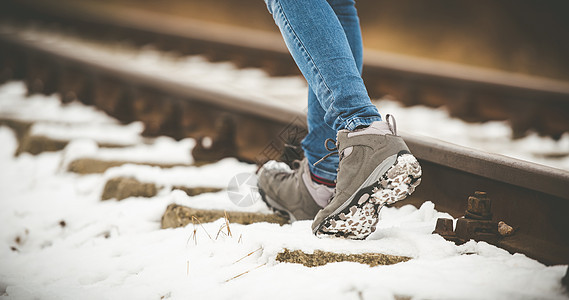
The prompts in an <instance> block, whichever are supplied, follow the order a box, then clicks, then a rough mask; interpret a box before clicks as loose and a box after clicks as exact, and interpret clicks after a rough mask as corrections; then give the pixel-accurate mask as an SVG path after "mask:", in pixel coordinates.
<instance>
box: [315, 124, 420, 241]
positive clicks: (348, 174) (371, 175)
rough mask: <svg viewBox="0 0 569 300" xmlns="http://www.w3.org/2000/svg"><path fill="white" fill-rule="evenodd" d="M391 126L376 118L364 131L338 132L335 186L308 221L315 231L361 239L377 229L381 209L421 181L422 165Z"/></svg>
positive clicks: (322, 233)
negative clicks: (328, 198)
mask: <svg viewBox="0 0 569 300" xmlns="http://www.w3.org/2000/svg"><path fill="white" fill-rule="evenodd" d="M390 117H392V116H390V115H387V117H386V119H387V120H388V121H389V118H390ZM393 122H394V121H393ZM394 125H395V123H393V126H392V125H391V123H389V122H374V123H372V124H371V125H370V126H369V127H367V128H365V129H362V130H356V131H348V130H340V131H339V132H338V135H337V143H336V147H337V150H338V153H339V155H340V166H339V169H338V178H337V183H336V191H335V195H334V198H333V199H332V201H331V202H330V204H329V205H328V206H326V207H325V208H324V209H323V210H321V211H320V212H319V213H318V214H317V216H316V218H315V220H314V223H312V231H313V232H314V234H316V235H317V236H323V235H332V236H338V237H345V238H351V239H365V238H366V237H367V236H369V235H370V234H371V233H372V232H373V231H374V230H375V225H376V224H377V221H378V215H379V210H380V209H381V208H382V207H383V206H384V205H386V204H393V203H395V202H397V201H400V200H403V199H405V198H406V197H407V196H408V195H409V194H411V193H412V192H413V191H414V190H415V187H416V186H417V185H419V183H420V182H421V178H420V177H421V166H419V163H418V162H417V159H416V158H415V157H414V156H413V155H412V154H411V153H410V152H409V149H408V148H407V145H405V142H404V141H403V139H402V138H401V137H399V136H397V135H396V129H395V126H394ZM332 150H335V149H332Z"/></svg>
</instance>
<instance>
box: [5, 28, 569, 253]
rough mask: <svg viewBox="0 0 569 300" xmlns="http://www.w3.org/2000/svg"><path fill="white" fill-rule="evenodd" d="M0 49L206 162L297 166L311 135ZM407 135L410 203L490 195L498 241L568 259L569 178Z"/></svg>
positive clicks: (14, 72) (150, 84)
mask: <svg viewBox="0 0 569 300" xmlns="http://www.w3.org/2000/svg"><path fill="white" fill-rule="evenodd" d="M0 45H1V46H0V51H1V53H0V56H1V57H2V65H1V66H2V68H3V70H4V71H5V70H10V72H11V74H10V77H11V78H13V79H20V80H24V81H25V82H26V83H27V86H28V88H29V89H30V92H43V93H52V92H58V93H59V94H60V95H63V97H62V99H63V100H65V101H68V100H71V99H75V98H77V99H79V100H81V101H83V102H84V103H86V104H90V105H95V106H97V107H98V108H100V109H102V110H104V111H105V112H107V113H108V114H110V115H112V116H114V117H117V118H118V119H119V120H121V121H123V122H125V123H127V122H131V121H134V120H140V121H142V122H144V124H145V126H146V128H147V130H146V134H147V135H161V134H164V135H170V136H173V137H176V138H182V137H188V136H189V137H196V138H198V139H200V138H203V137H204V136H208V137H211V140H212V141H211V142H210V143H209V144H205V143H198V146H197V147H196V148H195V149H194V153H193V154H194V157H195V158H196V159H199V160H215V159H219V158H222V157H226V156H235V157H238V158H240V159H243V160H246V161H253V162H258V163H262V162H263V161H265V160H267V159H281V160H285V161H287V160H288V161H290V160H292V159H294V158H296V156H297V155H298V153H296V152H295V151H291V150H290V149H289V148H287V147H286V145H288V144H293V145H294V144H297V143H298V142H299V141H300V140H301V138H302V137H303V134H304V133H305V132H306V131H305V130H306V129H305V123H304V121H303V120H304V119H305V114H304V112H303V111H302V109H300V108H295V107H291V106H283V105H279V104H278V103H271V102H266V101H263V99H251V98H250V97H247V98H243V97H241V96H240V95H237V94H233V93H227V92H223V90H219V89H210V88H207V87H203V86H199V85H192V84H189V83H187V82H181V81H176V80H173V79H169V78H164V77H158V76H155V75H153V74H148V73H142V72H140V71H137V70H128V69H124V68H123V67H121V66H118V65H117V64H114V63H113V62H112V61H106V60H101V59H94V58H93V57H89V56H88V55H85V54H84V53H78V52H77V51H74V49H70V48H66V47H62V46H60V45H57V44H54V43H47V42H41V41H32V40H26V39H24V38H22V37H21V36H19V35H17V34H2V35H0ZM66 95H67V97H66ZM404 138H405V140H406V142H407V143H408V145H409V147H410V148H411V150H412V151H413V153H414V154H415V155H416V156H417V157H418V158H419V160H420V162H421V164H422V166H423V169H424V173H425V174H426V176H424V181H423V183H422V184H421V188H420V189H418V191H417V192H416V193H415V194H414V195H412V196H411V197H410V198H409V201H406V202H407V203H409V202H411V203H413V204H417V205H419V204H421V203H422V202H424V201H426V200H430V201H433V202H434V203H435V204H436V205H437V208H438V209H439V210H442V211H446V212H449V213H450V214H452V215H453V216H455V217H458V216H461V215H463V214H464V212H465V210H466V208H467V201H466V199H467V198H468V197H469V196H470V195H472V194H473V193H474V192H475V191H478V190H482V191H485V192H487V193H488V195H489V196H490V198H491V199H492V200H493V202H492V213H493V218H494V220H503V221H505V222H506V223H508V224H510V225H512V226H514V227H516V228H519V229H518V230H517V232H516V233H515V234H514V235H513V236H509V237H504V238H498V237H496V236H493V237H492V238H490V240H489V241H490V242H492V243H494V244H496V245H498V246H500V247H502V248H504V249H507V250H509V251H512V252H522V253H525V254H526V255H528V256H530V257H533V258H536V259H538V260H540V261H542V262H544V263H546V264H559V263H563V264H567V263H569V230H568V229H569V219H568V218H566V216H565V212H566V211H567V209H568V208H569V188H568V187H569V172H566V171H562V170H558V169H553V168H548V167H543V166H539V165H535V164H531V163H527V162H524V161H519V160H515V159H510V158H507V157H503V156H499V155H492V154H488V153H482V152H476V151H473V150H470V149H466V148H462V147H459V146H456V145H452V144H448V143H444V142H441V141H437V140H432V139H427V138H418V137H414V136H412V135H404ZM287 149H288V150H289V151H288V152H287ZM475 226H476V224H475ZM473 229H474V230H476V229H481V227H474V228H473ZM482 229H483V228H482ZM482 233H484V232H482ZM475 238H477V239H482V240H484V239H485V238H487V237H485V236H483V235H477V236H475Z"/></svg>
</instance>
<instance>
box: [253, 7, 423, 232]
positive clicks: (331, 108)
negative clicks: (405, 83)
mask: <svg viewBox="0 0 569 300" xmlns="http://www.w3.org/2000/svg"><path fill="white" fill-rule="evenodd" d="M266 2H267V6H268V8H269V11H270V12H271V13H272V15H273V17H274V19H275V22H276V24H277V25H278V27H279V29H280V30H281V33H282V35H283V37H284V40H285V42H286V44H287V47H288V48H289V51H290V52H291V54H292V56H293V58H294V59H295V62H296V63H297V65H298V67H299V69H300V70H301V72H302V73H303V75H304V77H305V78H306V80H307V81H308V84H309V86H310V88H311V90H312V91H313V92H314V96H310V98H309V112H308V120H309V136H308V137H307V139H306V140H304V141H303V147H304V149H305V151H306V152H307V154H310V152H311V151H316V152H317V151H321V148H319V147H318V145H317V144H316V143H317V142H318V141H317V140H318V139H322V138H325V137H329V136H330V135H332V136H334V134H336V133H337V134H336V136H337V141H335V144H336V147H337V155H338V156H336V158H338V160H339V168H338V173H337V185H336V188H335V190H334V193H333V194H332V191H331V190H330V189H328V188H326V186H325V185H316V184H314V182H313V181H312V180H311V179H310V174H309V173H310V172H308V169H309V167H308V162H307V160H306V159H305V160H304V161H303V163H302V164H301V166H302V167H301V168H300V169H297V171H291V170H278V169H277V168H273V167H272V166H271V164H273V163H274V162H270V163H267V164H265V165H264V166H263V167H262V168H260V170H259V172H258V178H259V182H258V186H259V191H260V193H261V195H262V198H263V200H265V202H266V203H267V204H269V206H271V207H273V208H276V209H278V210H284V211H285V212H287V213H288V214H289V215H290V216H291V219H294V218H293V217H295V218H296V219H299V218H298V217H296V216H297V215H298V216H301V217H302V218H308V217H310V216H312V215H315V218H314V222H313V224H312V230H313V232H314V233H315V234H316V235H335V236H341V237H347V238H355V239H363V238H366V237H367V236H368V235H369V234H370V233H371V232H373V230H374V229H375V224H376V223H377V221H378V220H379V219H378V214H379V210H380V209H381V207H383V205H385V204H392V203H394V202H397V201H400V200H403V199H405V198H406V197H407V195H409V194H411V193H412V192H413V190H414V189H415V187H416V186H417V185H418V184H419V182H420V177H421V168H420V166H419V164H418V162H417V160H416V159H415V157H413V155H411V154H410V152H409V149H408V148H407V146H406V145H405V142H404V141H403V139H402V138H401V137H399V136H397V133H396V130H395V126H394V125H395V124H394V122H393V121H392V122H383V121H381V117H380V115H379V113H378V111H377V109H376V108H375V106H374V105H372V104H371V101H370V99H369V96H368V95H367V91H366V89H365V86H364V84H363V80H362V78H361V75H360V72H361V49H358V47H360V48H361V36H360V35H359V24H358V22H357V15H355V7H354V6H353V2H352V1H348V0H330V2H327V1H325V0H266ZM354 21H355V22H354ZM350 26H351V27H350ZM347 28H352V29H357V30H358V32H357V34H356V35H354V34H350V33H347V32H352V33H353V30H351V29H347ZM354 37H355V39H354ZM349 38H352V39H354V40H357V39H359V42H358V41H354V42H352V41H351V40H350V42H348V39H349ZM352 52H353V53H352ZM358 56H359V58H358ZM356 59H359V62H360V64H359V65H358V63H357V62H356ZM387 120H388V121H389V118H387ZM324 125H325V126H327V127H325V126H324ZM362 125H363V126H362ZM330 129H331V132H330ZM311 136H313V137H314V139H309V138H310V137H311ZM317 136H319V137H317ZM331 140H332V141H333V139H331ZM307 156H309V155H307ZM326 157H328V156H327V155H326ZM330 158H331V157H328V159H330ZM311 159H312V158H311ZM324 161H326V160H324ZM324 165H325V166H326V164H324ZM312 167H314V166H312ZM329 169H331V166H330V165H328V166H327V167H326V168H322V167H320V168H313V170H316V171H318V170H320V171H322V174H325V175H331V174H333V171H332V170H329ZM324 179H326V178H324ZM332 195H333V196H332ZM327 199H329V201H330V202H326V200H327ZM314 203H317V204H318V206H320V207H322V208H323V209H321V210H319V211H318V206H314Z"/></svg>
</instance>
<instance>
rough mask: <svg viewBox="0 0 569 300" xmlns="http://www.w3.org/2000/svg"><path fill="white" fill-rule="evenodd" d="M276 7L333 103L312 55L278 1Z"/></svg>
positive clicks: (331, 93)
mask: <svg viewBox="0 0 569 300" xmlns="http://www.w3.org/2000/svg"><path fill="white" fill-rule="evenodd" d="M275 2H276V3H277V5H278V10H279V12H280V14H281V15H282V16H283V19H284V21H285V26H286V27H287V28H290V31H291V32H292V35H293V37H294V40H295V41H296V42H298V44H300V46H301V48H302V49H303V50H304V52H305V53H306V54H307V55H308V62H309V63H310V64H311V66H312V67H313V68H314V69H316V71H317V74H318V77H319V79H320V80H321V81H322V83H323V84H324V86H325V87H326V90H327V91H328V93H329V94H330V97H331V98H332V101H331V102H334V101H335V98H334V92H333V91H332V90H331V89H330V87H329V86H328V84H327V83H326V80H324V77H323V76H322V72H320V69H319V68H318V66H316V64H315V63H314V59H313V58H312V55H311V54H310V52H308V49H306V46H304V44H303V43H302V41H301V40H300V38H299V37H298V34H297V33H296V31H295V30H294V29H293V28H292V25H290V22H289V20H288V17H287V15H286V14H285V12H284V10H283V8H282V4H281V2H280V1H278V0H277V1H275ZM329 109H332V110H333V111H334V113H335V114H337V111H336V110H335V109H334V107H333V106H332V105H330V108H329Z"/></svg>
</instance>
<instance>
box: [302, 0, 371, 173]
mask: <svg viewBox="0 0 569 300" xmlns="http://www.w3.org/2000/svg"><path fill="white" fill-rule="evenodd" d="M327 1H328V3H329V4H330V6H331V7H332V9H333V11H334V13H335V14H336V16H337V18H338V20H339V22H340V24H341V26H342V28H343V30H344V33H345V35H346V38H347V40H348V43H349V46H350V50H351V52H352V55H353V57H354V60H355V63H356V67H357V69H358V72H359V73H360V74H361V71H362V65H363V45H362V37H361V30H360V24H359V18H358V16H357V11H356V8H355V2H354V1H353V0H327ZM325 114H326V112H325V111H324V109H323V108H322V106H321V105H320V102H319V101H318V99H317V97H316V94H315V93H314V92H313V91H312V89H311V88H310V89H309V90H308V114H307V119H308V135H307V136H306V138H305V139H304V140H303V141H302V148H303V150H304V154H305V156H306V158H307V159H308V162H309V168H310V171H311V172H312V173H313V174H315V175H317V176H319V177H322V178H325V179H328V180H334V179H336V169H337V168H338V156H337V155H333V156H331V157H329V158H328V159H326V160H324V161H322V162H321V163H320V164H318V165H316V166H314V165H313V164H314V163H315V162H316V161H318V160H319V159H320V158H322V157H323V156H325V155H326V154H328V153H329V151H328V150H326V148H325V147H324V142H325V141H326V139H328V138H332V139H335V138H336V131H335V130H334V129H332V128H331V127H330V126H329V125H328V124H326V123H325V122H324V116H325ZM378 120H381V119H380V118H379V117H378V118H370V119H365V120H362V122H361V123H359V124H361V125H369V124H371V122H373V121H378Z"/></svg>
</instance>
